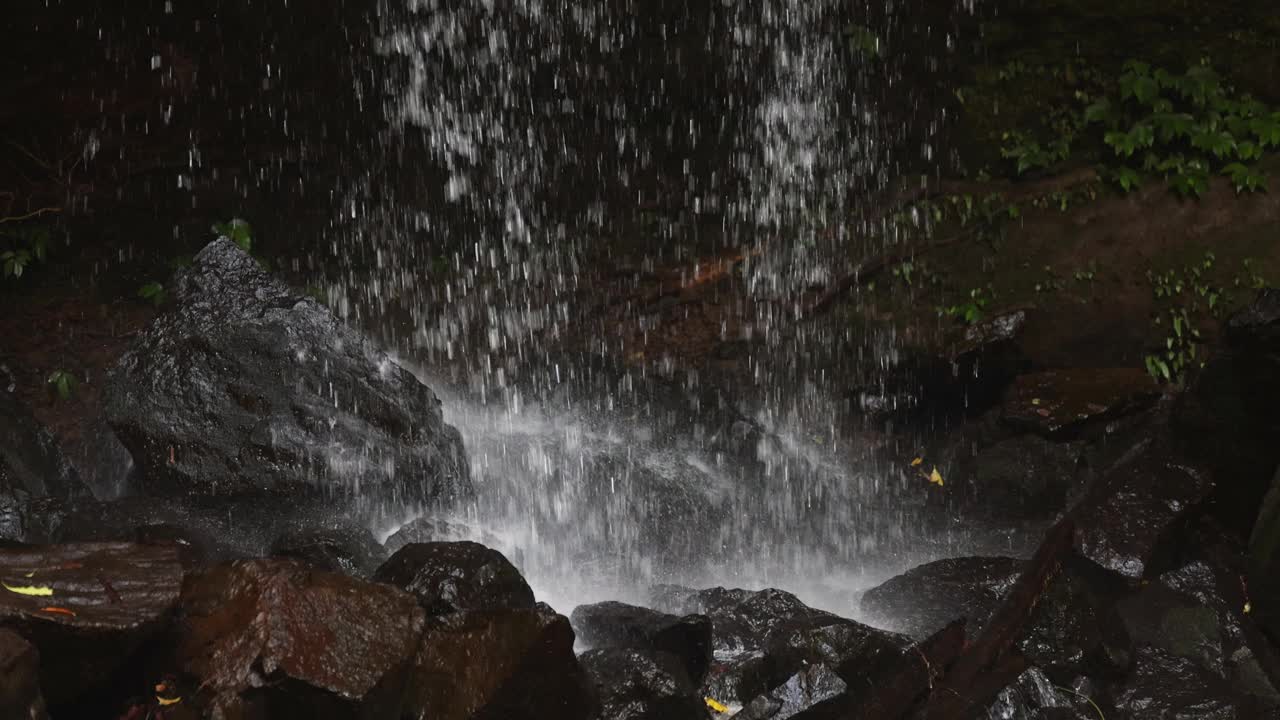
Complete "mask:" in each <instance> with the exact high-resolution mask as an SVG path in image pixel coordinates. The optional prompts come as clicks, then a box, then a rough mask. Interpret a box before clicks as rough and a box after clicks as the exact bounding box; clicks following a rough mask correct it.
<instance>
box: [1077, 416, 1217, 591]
mask: <svg viewBox="0 0 1280 720" xmlns="http://www.w3.org/2000/svg"><path fill="white" fill-rule="evenodd" d="M1213 487H1214V483H1213V480H1212V479H1211V478H1210V477H1209V475H1208V473H1206V472H1205V471H1204V470H1203V469H1202V468H1200V467H1199V466H1197V465H1194V464H1192V463H1189V462H1187V461H1185V460H1182V459H1181V458H1180V457H1179V455H1178V454H1177V453H1176V452H1174V451H1173V450H1172V449H1171V448H1170V447H1169V446H1168V445H1167V443H1166V442H1165V440H1164V438H1162V437H1154V438H1147V439H1144V440H1143V441H1141V442H1140V443H1139V444H1137V445H1135V446H1134V447H1133V449H1132V450H1131V451H1130V452H1129V453H1127V454H1126V456H1125V457H1123V458H1122V459H1121V460H1120V461H1119V462H1118V463H1116V465H1115V466H1114V467H1112V468H1110V469H1108V470H1107V471H1106V472H1105V473H1103V475H1102V476H1101V477H1100V478H1099V479H1098V481H1097V482H1096V483H1095V485H1094V487H1092V488H1091V489H1090V491H1089V494H1088V497H1086V498H1085V499H1084V500H1083V501H1082V502H1081V503H1080V505H1079V506H1077V507H1076V508H1075V510H1074V516H1075V517H1076V536H1075V539H1076V548H1077V551H1078V552H1079V553H1080V554H1081V555H1082V556H1084V557H1086V558H1088V559H1090V560H1092V561H1093V562H1095V563H1097V564H1098V565H1101V566H1102V567H1104V568H1106V569H1108V570H1111V571H1112V572H1115V573H1118V574H1119V575H1122V576H1124V577H1126V578H1128V579H1129V580H1131V581H1137V580H1140V579H1141V578H1143V577H1144V576H1146V575H1148V574H1150V573H1152V572H1159V571H1160V570H1161V569H1162V566H1163V565H1165V564H1167V563H1168V562H1169V561H1170V554H1171V553H1172V552H1174V551H1175V549H1176V545H1177V541H1178V535H1179V533H1180V532H1181V531H1183V530H1185V529H1186V526H1187V522H1188V521H1189V520H1190V519H1191V518H1192V517H1193V516H1194V514H1195V512H1196V511H1197V510H1199V509H1200V508H1201V507H1202V506H1203V504H1204V502H1205V501H1206V500H1207V499H1208V498H1209V496H1210V493H1211V492H1212V491H1213Z"/></svg>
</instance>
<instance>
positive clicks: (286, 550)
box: [268, 524, 387, 577]
mask: <svg viewBox="0 0 1280 720" xmlns="http://www.w3.org/2000/svg"><path fill="white" fill-rule="evenodd" d="M268 554H270V555H273V556H275V557H284V558H292V559H294V560H298V561H300V562H302V563H304V564H306V565H310V566H311V567H313V568H316V569H317V570H328V571H330V572H340V573H346V574H347V575H354V576H356V577H368V576H370V575H372V574H373V573H374V571H375V570H377V569H378V566H379V565H381V564H382V563H383V562H384V561H385V560H386V559H387V552H386V550H385V549H383V547H382V546H381V545H379V544H378V541H377V539H375V538H374V537H373V533H371V532H369V529H368V528H366V527H364V526H362V525H351V524H335V525H331V526H327V527H304V528H298V529H294V530H290V531H287V532H285V533H284V534H282V535H281V536H280V537H278V538H276V539H275V541H273V542H272V543H271V548H270V550H268Z"/></svg>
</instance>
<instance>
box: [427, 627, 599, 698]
mask: <svg viewBox="0 0 1280 720" xmlns="http://www.w3.org/2000/svg"><path fill="white" fill-rule="evenodd" d="M573 641H574V635H573V629H572V628H571V627H570V626H569V621H568V619H566V618H565V617H564V616H563V615H558V614H556V613H555V611H553V610H552V609H551V608H549V607H547V606H546V605H542V604H539V605H538V606H537V607H536V608H533V609H519V610H509V609H508V610H478V611H464V612H456V613H450V614H448V615H442V616H440V617H435V618H430V619H429V620H428V621H427V626H426V631H425V632H424V633H423V636H422V643H421V645H420V647H419V650H418V653H417V655H416V657H415V660H414V666H413V678H412V680H411V683H410V690H409V700H408V704H407V707H406V712H405V715H406V717H409V718H415V719H419V718H420V719H421V720H481V719H484V720H541V719H542V718H556V719H557V720H591V718H594V717H596V711H597V708H598V703H597V700H596V698H595V692H594V688H593V686H592V684H591V681H590V680H589V678H588V677H587V674H586V672H585V671H584V670H583V669H582V667H581V666H580V665H579V664H578V659H577V658H576V657H575V656H574V654H573ZM604 717H612V716H608V715H606V716H604Z"/></svg>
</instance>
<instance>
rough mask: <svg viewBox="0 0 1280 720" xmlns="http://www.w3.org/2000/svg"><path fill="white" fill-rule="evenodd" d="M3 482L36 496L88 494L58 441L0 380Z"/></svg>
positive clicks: (61, 497) (0, 478)
mask: <svg viewBox="0 0 1280 720" xmlns="http://www.w3.org/2000/svg"><path fill="white" fill-rule="evenodd" d="M4 484H7V485H10V486H12V487H17V488H21V489H22V490H25V491H26V492H27V493H29V494H30V495H31V496H32V497H36V498H44V497H48V498H53V499H55V500H71V499H73V498H77V497H85V496H87V495H89V490H88V488H87V487H86V486H85V485H84V483H82V482H81V481H80V476H79V474H78V473H77V472H76V470H75V467H73V466H72V464H71V461H70V460H68V459H67V457H66V455H64V454H63V452H62V448H61V447H59V445H58V441H57V440H56V439H55V438H54V437H53V435H52V434H51V433H50V432H49V431H48V430H46V429H45V428H44V427H43V426H41V425H40V423H39V422H37V421H36V419H35V418H34V417H33V416H32V415H31V411H30V410H28V409H27V407H26V406H25V405H23V404H22V402H21V401H19V400H18V398H17V396H16V395H14V393H13V391H12V390H11V389H9V387H8V385H7V384H5V383H3V382H0V485H4Z"/></svg>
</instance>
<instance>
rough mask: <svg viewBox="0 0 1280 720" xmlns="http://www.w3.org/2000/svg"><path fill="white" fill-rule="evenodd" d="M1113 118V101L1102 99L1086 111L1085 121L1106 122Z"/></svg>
mask: <svg viewBox="0 0 1280 720" xmlns="http://www.w3.org/2000/svg"><path fill="white" fill-rule="evenodd" d="M1110 117H1111V101H1110V100H1108V99H1106V98H1101V99H1100V100H1098V101H1097V102H1095V103H1093V104H1092V105H1090V106H1089V107H1087V108H1085V109H1084V120H1085V122H1087V123H1095V122H1105V121H1107V120H1108V119H1109V118H1110Z"/></svg>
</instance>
